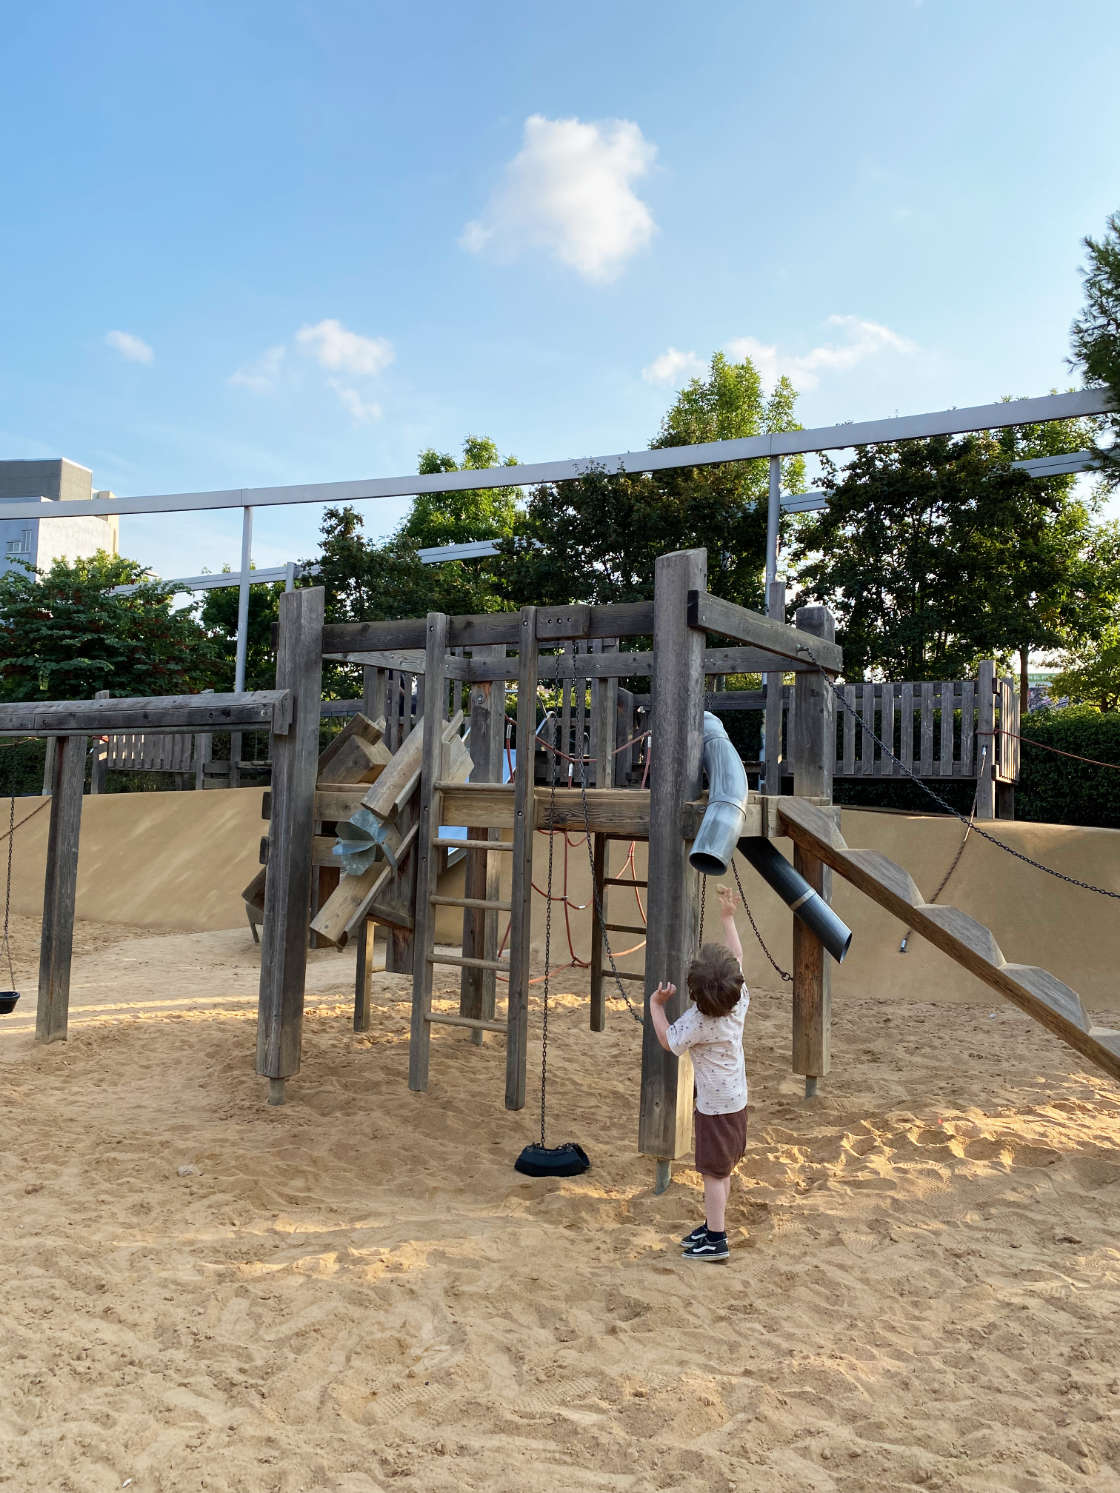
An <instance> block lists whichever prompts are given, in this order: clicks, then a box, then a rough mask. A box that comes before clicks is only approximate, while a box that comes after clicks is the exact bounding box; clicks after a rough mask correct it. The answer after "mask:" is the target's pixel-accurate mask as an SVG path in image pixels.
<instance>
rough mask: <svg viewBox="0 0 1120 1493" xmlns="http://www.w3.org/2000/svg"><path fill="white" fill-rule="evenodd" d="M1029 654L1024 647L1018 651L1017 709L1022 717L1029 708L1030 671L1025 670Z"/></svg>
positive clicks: (1027, 649)
mask: <svg viewBox="0 0 1120 1493" xmlns="http://www.w3.org/2000/svg"><path fill="white" fill-rule="evenodd" d="M1029 654H1030V649H1029V648H1025V647H1024V648H1020V649H1019V709H1020V711H1021V712H1022V714H1023V715H1024V716H1025V715H1026V714H1027V711H1028V710H1029V709H1030V708H1031V682H1030V671H1029V669H1028V668H1027V658H1028V656H1029Z"/></svg>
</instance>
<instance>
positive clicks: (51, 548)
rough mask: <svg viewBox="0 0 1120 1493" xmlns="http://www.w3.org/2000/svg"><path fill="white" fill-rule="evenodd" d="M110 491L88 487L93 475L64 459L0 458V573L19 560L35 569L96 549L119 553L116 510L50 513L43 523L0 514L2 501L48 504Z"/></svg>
mask: <svg viewBox="0 0 1120 1493" xmlns="http://www.w3.org/2000/svg"><path fill="white" fill-rule="evenodd" d="M112 496H113V494H112V493H109V492H104V493H101V492H97V493H95V492H94V491H93V473H92V472H91V471H90V469H89V468H88V467H82V466H79V465H78V464H77V462H74V461H67V460H66V459H65V458H64V457H54V458H51V459H50V460H46V461H0V575H4V574H5V573H6V572H7V571H8V570H10V569H11V568H12V566H13V564H15V563H17V562H18V561H20V560H23V561H25V562H26V563H27V564H29V565H33V566H34V567H35V568H36V569H37V570H49V569H50V566H51V564H52V562H53V561H55V560H62V559H65V560H71V561H72V560H85V559H88V558H89V557H90V556H91V555H94V554H96V553H97V551H98V550H105V551H106V552H107V553H108V554H110V555H115V554H118V553H119V548H120V519H119V518H118V517H117V516H116V514H110V513H107V514H105V515H104V516H102V515H99V514H76V515H75V516H74V517H73V518H64V517H61V516H55V517H52V518H51V519H49V520H48V521H47V522H45V523H43V522H41V521H40V520H39V519H37V518H16V519H9V518H5V517H4V505H5V503H13V502H23V503H27V502H39V503H43V504H49V505H51V507H52V509H53V511H54V512H55V514H57V509H56V508H54V505H55V504H57V503H66V502H67V501H73V500H77V499H83V498H85V499H91V498H104V499H105V500H106V501H109V500H110V499H111V498H112Z"/></svg>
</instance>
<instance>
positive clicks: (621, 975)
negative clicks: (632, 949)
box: [603, 969, 646, 984]
mask: <svg viewBox="0 0 1120 1493" xmlns="http://www.w3.org/2000/svg"><path fill="white" fill-rule="evenodd" d="M645 978H646V977H645V975H644V974H641V975H636V974H631V973H630V972H629V971H628V970H625V969H620V970H616V971H613V972H611V971H609V970H604V971H603V979H604V980H606V981H607V982H608V984H609V982H610V981H611V980H614V979H619V980H631V981H634V980H640V981H642V982H643V983H644V981H645Z"/></svg>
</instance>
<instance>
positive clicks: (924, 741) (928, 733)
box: [918, 684, 934, 778]
mask: <svg viewBox="0 0 1120 1493" xmlns="http://www.w3.org/2000/svg"><path fill="white" fill-rule="evenodd" d="M933 688H934V687H933V685H932V684H920V685H919V686H918V689H919V691H920V692H921V709H922V714H921V720H920V722H919V727H920V730H921V747H920V755H919V760H918V775H919V777H923V778H930V777H932V776H933Z"/></svg>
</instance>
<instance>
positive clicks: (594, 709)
mask: <svg viewBox="0 0 1120 1493" xmlns="http://www.w3.org/2000/svg"><path fill="white" fill-rule="evenodd" d="M617 656H618V639H617V638H604V639H603V640H602V642H601V643H599V644H598V645H597V647H596V653H595V655H594V657H593V658H589V659H588V663H589V664H590V663H591V662H593V661H594V662H600V661H601V660H602V659H603V658H615V657H617ZM617 716H618V680H617V679H615V678H611V679H605V678H601V677H599V678H596V677H592V679H591V751H592V755H593V756H594V758H595V778H594V782H595V786H596V788H612V787H613V786H614V748H615V740H614V724H615V720H616V718H617Z"/></svg>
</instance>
